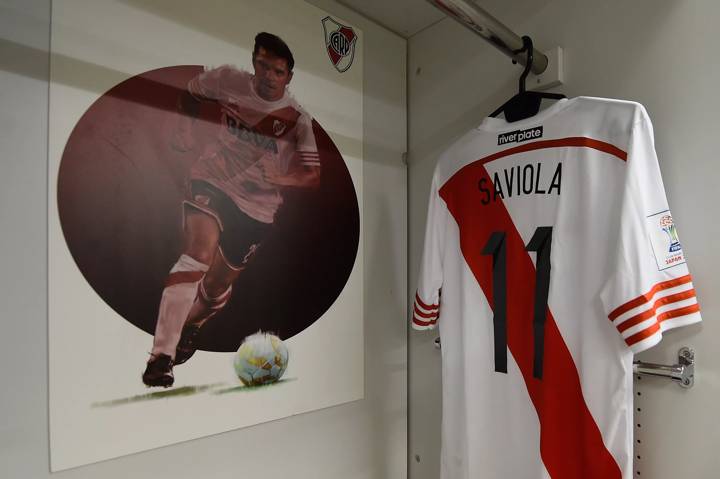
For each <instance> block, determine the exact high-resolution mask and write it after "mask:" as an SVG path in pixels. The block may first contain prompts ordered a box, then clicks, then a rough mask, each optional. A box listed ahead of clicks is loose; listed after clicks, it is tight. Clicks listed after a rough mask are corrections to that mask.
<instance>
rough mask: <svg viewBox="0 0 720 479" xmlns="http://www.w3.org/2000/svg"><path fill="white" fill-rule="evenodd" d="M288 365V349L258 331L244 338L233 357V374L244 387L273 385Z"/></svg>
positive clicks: (281, 343)
mask: <svg viewBox="0 0 720 479" xmlns="http://www.w3.org/2000/svg"><path fill="white" fill-rule="evenodd" d="M287 365H288V349H287V347H286V346H285V343H283V342H282V340H281V339H280V338H278V337H277V336H275V335H274V334H270V333H263V332H262V331H259V332H257V333H255V334H253V335H251V336H248V337H247V338H245V340H244V341H243V343H242V344H241V345H240V349H238V351H237V354H236V355H235V361H234V366H235V373H236V374H237V376H238V377H239V378H240V381H242V383H243V384H244V385H245V386H260V385H262V384H270V383H274V382H275V381H277V380H278V379H280V377H281V376H282V375H283V373H284V372H285V369H286V368H287Z"/></svg>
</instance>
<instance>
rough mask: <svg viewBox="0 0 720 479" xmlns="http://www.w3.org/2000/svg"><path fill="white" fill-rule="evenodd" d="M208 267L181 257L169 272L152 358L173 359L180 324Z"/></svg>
mask: <svg viewBox="0 0 720 479" xmlns="http://www.w3.org/2000/svg"><path fill="white" fill-rule="evenodd" d="M207 270H208V265H206V264H203V263H201V262H199V261H197V260H195V259H193V258H191V257H190V256H188V255H186V254H184V255H182V256H180V259H178V261H177V263H175V266H173V268H172V269H171V270H170V274H169V275H168V278H167V281H166V282H165V289H164V290H163V294H162V298H161V300H160V308H159V311H158V320H157V325H156V326H155V338H154V339H153V348H152V354H153V355H157V354H167V355H168V356H170V357H171V358H173V359H175V348H177V344H178V341H180V333H181V332H182V327H183V324H185V320H186V319H187V317H188V313H189V312H190V308H191V307H192V305H193V302H194V301H195V297H196V296H197V292H198V285H199V284H200V282H201V281H202V280H203V277H204V276H205V272H206V271H207Z"/></svg>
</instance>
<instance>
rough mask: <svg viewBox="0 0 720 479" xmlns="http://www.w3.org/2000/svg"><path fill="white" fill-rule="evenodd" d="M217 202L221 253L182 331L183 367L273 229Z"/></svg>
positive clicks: (179, 356) (179, 357)
mask: <svg viewBox="0 0 720 479" xmlns="http://www.w3.org/2000/svg"><path fill="white" fill-rule="evenodd" d="M217 199H218V205H217V206H218V211H222V212H223V216H222V224H223V227H224V229H223V231H222V233H221V234H220V241H219V245H218V252H217V254H216V255H215V259H214V261H213V263H212V265H211V267H210V270H209V271H208V273H207V275H206V276H205V278H204V279H203V281H202V283H201V284H200V288H199V291H198V297H197V299H196V300H195V303H194V304H193V306H192V309H191V311H190V314H189V316H188V320H187V322H186V324H185V327H184V328H183V332H182V336H181V338H180V342H179V343H178V347H177V350H176V353H175V363H176V364H182V363H184V362H185V361H187V360H188V359H189V358H190V357H191V356H192V355H193V354H194V353H195V350H196V348H197V346H196V342H197V341H196V340H197V336H198V334H199V331H200V328H201V327H202V325H203V324H205V323H206V322H207V321H208V320H209V319H210V318H212V317H213V316H215V315H216V314H217V313H218V312H220V310H222V308H224V307H225V305H226V304H227V303H228V301H229V299H230V294H231V292H232V285H233V282H234V281H235V279H236V278H237V277H238V276H239V275H240V274H242V272H243V271H244V270H245V268H246V267H247V265H248V263H249V262H250V261H251V259H252V258H253V257H254V256H255V254H256V252H257V250H258V248H259V247H260V244H261V243H262V242H263V240H264V239H265V238H266V237H267V236H268V234H269V233H270V231H271V229H272V225H271V224H268V223H262V222H260V221H257V220H255V219H254V218H252V217H250V216H249V215H247V214H246V213H244V212H243V211H241V210H240V209H239V208H237V207H236V206H235V205H234V204H233V203H231V202H230V201H229V199H228V200H227V202H226V203H225V204H222V205H221V202H222V201H223V199H222V197H219V196H218V197H217Z"/></svg>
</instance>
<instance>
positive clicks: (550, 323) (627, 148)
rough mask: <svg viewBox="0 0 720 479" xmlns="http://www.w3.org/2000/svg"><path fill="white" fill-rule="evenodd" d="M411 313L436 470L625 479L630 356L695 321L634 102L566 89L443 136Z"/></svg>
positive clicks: (461, 477) (526, 477)
mask: <svg viewBox="0 0 720 479" xmlns="http://www.w3.org/2000/svg"><path fill="white" fill-rule="evenodd" d="M441 291H442V294H441ZM413 309H414V311H413V316H412V325H413V327H414V328H416V329H430V328H434V327H435V326H437V325H439V328H440V336H441V338H442V378H443V425H442V460H441V470H442V475H441V477H442V478H443V479H477V478H483V479H540V478H552V479H620V478H623V479H630V478H631V477H633V473H632V433H633V424H632V417H633V409H632V407H633V396H632V392H633V382H632V362H633V353H637V352H639V351H643V350H645V349H647V348H649V347H651V346H653V345H655V344H656V343H658V342H659V341H660V339H661V337H662V334H663V332H664V331H667V330H668V329H671V328H675V327H678V326H683V325H687V324H691V323H695V322H698V321H700V313H699V307H698V303H697V300H696V297H695V290H694V289H693V285H692V282H691V279H690V275H689V273H688V268H687V265H686V263H685V257H684V255H683V251H682V249H681V247H680V242H679V239H678V236H677V232H676V230H675V226H674V225H673V221H672V217H671V215H670V212H669V210H668V204H667V199H666V197H665V191H664V188H663V183H662V179H661V177H660V169H659V167H658V162H657V158H656V155H655V148H654V143H653V132H652V125H651V123H650V120H649V118H648V116H647V113H646V111H645V109H644V108H643V107H642V105H639V104H637V103H633V102H626V101H618V100H606V99H598V98H588V97H578V98H574V99H571V100H561V101H559V102H557V103H556V104H554V105H552V106H551V107H550V108H548V109H546V110H544V111H542V112H540V113H539V114H538V115H536V116H534V117H532V118H529V119H526V120H522V121H519V122H515V123H507V122H506V121H505V120H500V119H495V118H487V119H486V120H485V121H484V122H483V123H482V124H481V125H480V127H478V128H477V129H474V130H473V131H471V132H469V133H467V134H466V135H464V136H463V137H462V138H461V139H460V140H458V141H457V142H456V143H455V144H454V145H453V146H451V147H450V148H449V149H448V150H447V151H446V152H445V153H444V154H443V155H442V156H441V158H440V159H439V161H438V164H437V167H436V170H435V174H434V177H433V182H432V188H431V193H430V202H429V211H428V221H427V229H426V236H425V247H424V252H423V258H422V264H421V268H420V280H419V284H418V290H417V295H416V301H415V305H414V308H413Z"/></svg>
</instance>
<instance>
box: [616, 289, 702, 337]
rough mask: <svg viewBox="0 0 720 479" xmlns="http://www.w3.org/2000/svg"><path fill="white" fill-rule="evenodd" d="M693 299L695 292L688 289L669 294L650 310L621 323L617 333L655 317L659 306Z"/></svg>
mask: <svg viewBox="0 0 720 479" xmlns="http://www.w3.org/2000/svg"><path fill="white" fill-rule="evenodd" d="M694 297H695V290H694V289H689V290H687V291H683V292H682V293H676V294H671V295H669V296H665V297H662V298H660V299H658V300H657V301H655V303H654V304H653V305H652V308H650V309H648V310H647V311H643V312H642V313H640V314H637V315H635V316H633V317H632V318H629V319H628V320H626V321H623V322H622V323H620V324H619V325H618V327H617V328H618V331H620V332H621V333H622V332H623V331H626V330H628V329H630V328H632V327H633V326H635V325H638V324H640V323H642V322H643V321H645V320H647V319H650V318H652V317H653V316H655V313H656V312H657V309H658V308H659V307H661V306H664V305H666V304H670V303H677V302H679V301H684V300H686V299H690V298H694Z"/></svg>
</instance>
